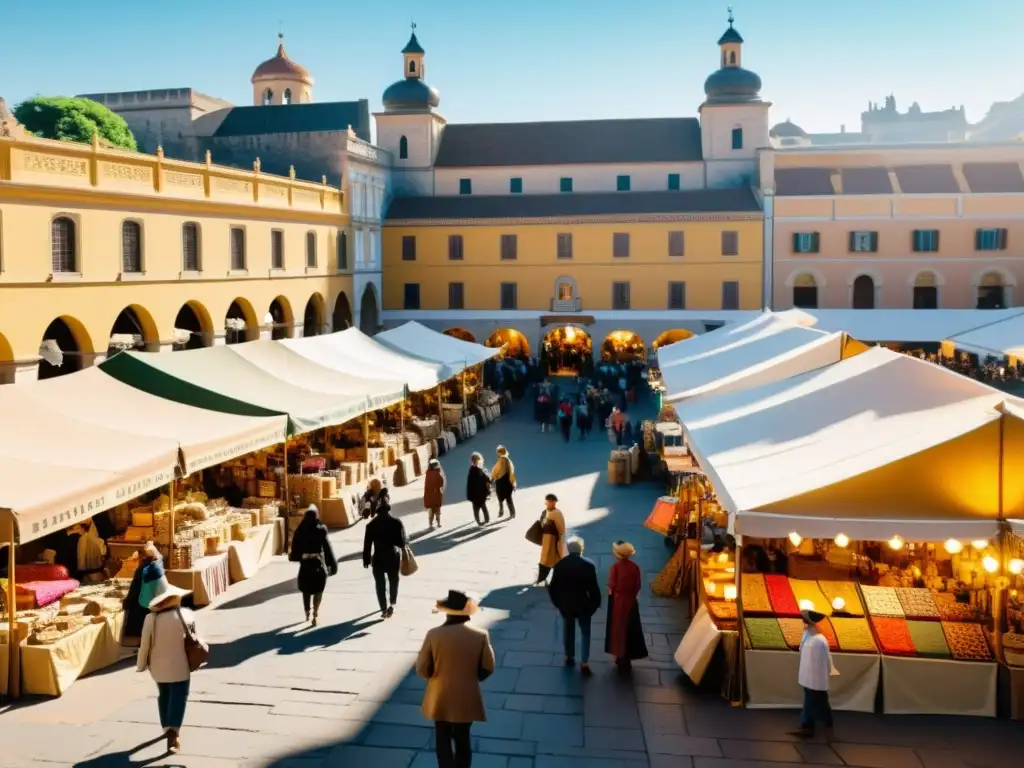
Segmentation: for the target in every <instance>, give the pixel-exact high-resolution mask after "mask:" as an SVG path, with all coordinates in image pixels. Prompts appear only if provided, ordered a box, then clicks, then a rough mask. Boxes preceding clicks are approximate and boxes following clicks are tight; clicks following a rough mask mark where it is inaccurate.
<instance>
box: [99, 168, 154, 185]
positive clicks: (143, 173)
mask: <svg viewBox="0 0 1024 768" xmlns="http://www.w3.org/2000/svg"><path fill="white" fill-rule="evenodd" d="M100 176H101V177H102V178H104V179H109V180H111V181H129V182H132V183H136V184H150V185H152V184H153V169H152V168H150V167H148V166H144V165H129V164H128V163H108V162H100Z"/></svg>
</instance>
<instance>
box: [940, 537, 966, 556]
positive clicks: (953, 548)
mask: <svg viewBox="0 0 1024 768" xmlns="http://www.w3.org/2000/svg"><path fill="white" fill-rule="evenodd" d="M942 546H943V548H944V549H945V550H946V551H947V552H949V554H951V555H956V554H959V553H960V552H963V551H964V545H963V544H961V543H960V542H959V541H957V540H956V539H947V540H946V543H945V544H943V545H942Z"/></svg>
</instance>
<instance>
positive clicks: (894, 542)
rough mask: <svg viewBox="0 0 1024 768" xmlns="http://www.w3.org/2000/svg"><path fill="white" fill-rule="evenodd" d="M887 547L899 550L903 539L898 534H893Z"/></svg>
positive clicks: (901, 547)
mask: <svg viewBox="0 0 1024 768" xmlns="http://www.w3.org/2000/svg"><path fill="white" fill-rule="evenodd" d="M889 549H891V550H894V551H896V552H899V551H900V550H901V549H903V539H902V538H901V537H899V536H893V537H892V538H891V539H889Z"/></svg>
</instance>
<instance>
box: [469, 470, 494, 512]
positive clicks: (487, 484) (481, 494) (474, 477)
mask: <svg viewBox="0 0 1024 768" xmlns="http://www.w3.org/2000/svg"><path fill="white" fill-rule="evenodd" d="M490 495H491V477H490V475H488V474H487V470H486V469H484V468H483V467H478V466H476V465H475V464H474V465H471V466H470V468H469V474H468V475H466V498H467V499H468V500H469V501H470V502H471V503H473V504H483V503H485V502H486V501H487V497H488V496H490Z"/></svg>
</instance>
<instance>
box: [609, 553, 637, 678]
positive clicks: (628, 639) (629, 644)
mask: <svg viewBox="0 0 1024 768" xmlns="http://www.w3.org/2000/svg"><path fill="white" fill-rule="evenodd" d="M641 581H642V574H641V573H640V566H638V565H637V564H636V563H634V562H633V561H632V560H617V561H616V562H615V564H614V565H613V566H612V567H611V569H610V570H609V571H608V594H609V597H608V630H607V634H606V635H605V641H604V649H605V651H606V652H607V653H610V654H611V655H612V656H614V657H615V658H616V659H630V660H632V659H646V658H647V641H646V640H644V629H643V625H642V624H641V623H640V606H639V604H638V603H637V595H639V594H640V586H641Z"/></svg>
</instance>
